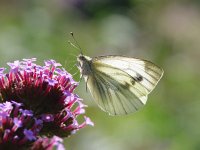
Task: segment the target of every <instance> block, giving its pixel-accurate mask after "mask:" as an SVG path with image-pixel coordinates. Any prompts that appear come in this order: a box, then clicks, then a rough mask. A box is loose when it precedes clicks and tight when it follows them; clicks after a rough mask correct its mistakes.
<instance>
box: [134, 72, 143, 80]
mask: <svg viewBox="0 0 200 150" xmlns="http://www.w3.org/2000/svg"><path fill="white" fill-rule="evenodd" d="M133 78H134V80H135V81H136V82H141V81H142V80H143V77H142V76H141V75H139V74H137V76H136V77H133Z"/></svg>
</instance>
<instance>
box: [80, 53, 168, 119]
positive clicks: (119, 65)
mask: <svg viewBox="0 0 200 150" xmlns="http://www.w3.org/2000/svg"><path fill="white" fill-rule="evenodd" d="M77 61H78V68H79V69H80V72H81V75H82V76H83V77H84V79H85V82H86V85H87V87H88V88H89V90H90V92H91V94H92V96H93V98H94V100H95V101H96V103H97V104H98V106H99V107H100V108H101V109H102V110H103V111H105V112H108V113H109V114H110V115H124V114H129V113H132V112H135V111H137V110H139V109H140V108H141V107H142V106H143V105H145V104H146V102H147V97H148V94H149V93H150V92H151V91H152V90H153V89H154V88H155V86H156V84H157V83H158V81H159V80H160V79H161V77H162V75H163V72H164V71H163V70H162V69H161V68H159V67H158V66H156V65H155V64H153V63H152V62H150V61H146V60H141V59H137V58H130V57H124V56H99V57H94V58H90V57H88V56H85V55H82V54H80V55H79V56H78V57H77Z"/></svg>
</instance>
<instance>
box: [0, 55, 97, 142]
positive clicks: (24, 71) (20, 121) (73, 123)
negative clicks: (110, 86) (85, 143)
mask: <svg viewBox="0 0 200 150" xmlns="http://www.w3.org/2000/svg"><path fill="white" fill-rule="evenodd" d="M34 61H36V59H35V58H32V59H23V60H22V61H14V62H13V63H8V65H9V66H10V70H9V71H8V72H7V73H5V68H0V101H1V102H3V103H2V104H1V105H0V114H1V119H2V120H1V122H0V125H1V126H2V127H3V129H4V130H1V135H2V137H1V138H2V139H0V142H1V141H5V139H9V137H10V135H11V133H12V135H15V134H13V133H15V132H16V131H19V129H20V131H21V130H22V129H23V131H21V132H20V133H21V134H20V136H19V135H18V134H16V135H17V136H16V137H13V139H15V141H18V139H20V140H22V139H21V138H22V137H23V140H22V141H21V142H20V144H22V143H23V142H25V141H37V140H38V138H39V137H40V136H47V137H52V136H54V135H56V136H60V137H67V136H69V135H70V134H72V133H75V132H76V131H77V130H79V129H81V128H83V127H85V126H86V125H93V123H92V122H91V121H90V119H89V118H88V117H84V118H85V121H84V122H83V123H78V121H77V117H78V116H80V115H82V114H84V113H85V107H86V105H84V104H83V103H82V100H81V98H79V97H78V95H76V94H75V93H74V89H75V88H76V87H77V85H78V83H77V82H76V81H74V80H73V78H72V76H71V74H69V73H68V72H67V71H66V70H65V69H63V68H61V64H60V63H57V62H56V61H55V60H48V61H45V62H44V66H40V65H37V64H35V63H34ZM10 114H12V115H10ZM19 114H20V115H19ZM5 116H6V118H5ZM28 120H31V121H32V122H33V123H32V124H31V125H32V126H31V128H30V126H28V127H27V126H26V123H28ZM7 121H8V122H7ZM4 122H6V124H9V126H8V127H9V128H8V129H7V128H4V125H5V124H4ZM29 123H30V122H29ZM27 125H28V124H27ZM6 127H7V126H6ZM39 127H40V128H39ZM11 128H12V129H11ZM4 135H5V136H4ZM7 135H9V136H7ZM22 135H23V136H22ZM38 135H39V136H38ZM16 139H17V140H16ZM0 144H1V143H0Z"/></svg>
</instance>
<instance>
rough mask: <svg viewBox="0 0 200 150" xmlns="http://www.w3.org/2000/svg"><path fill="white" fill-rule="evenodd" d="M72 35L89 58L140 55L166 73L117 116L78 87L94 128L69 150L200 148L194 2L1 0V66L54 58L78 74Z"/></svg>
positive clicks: (199, 51)
mask: <svg viewBox="0 0 200 150" xmlns="http://www.w3.org/2000/svg"><path fill="white" fill-rule="evenodd" d="M71 31H73V32H74V33H75V36H76V39H77V40H78V42H79V44H80V45H81V47H82V49H83V50H84V54H86V55H89V56H98V55H108V54H115V55H126V56H133V57H139V58H143V59H147V60H151V61H152V62H154V63H155V64H158V65H159V66H160V67H162V68H163V69H164V71H165V74H164V76H163V78H162V80H161V81H160V83H159V84H158V86H157V88H156V89H155V90H154V91H153V92H152V93H151V94H150V96H149V101H148V103H147V105H146V106H145V107H144V108H143V109H142V110H141V111H139V112H137V113H135V114H130V115H128V116H121V117H111V116H108V115H107V114H106V113H104V112H102V111H101V110H100V109H99V108H98V107H97V106H96V104H95V103H94V102H93V101H92V98H91V96H90V94H89V93H86V92H85V83H84V82H81V83H80V85H79V86H78V88H77V90H76V92H77V93H78V94H79V96H80V97H82V98H83V99H84V102H85V103H86V104H87V105H88V108H87V109H86V111H87V112H86V114H87V116H89V117H91V119H92V120H93V122H94V123H95V126H94V127H87V128H84V129H82V130H80V131H79V132H77V134H75V135H72V136H71V137H70V138H67V139H65V145H66V148H67V149H69V150H94V149H95V150H122V149H123V150H199V149H200V129H199V127H200V92H199V90H200V88H199V87H200V78H199V77H200V67H199V65H200V61H199V59H200V2H199V0H28V1H27V0H20V1H19V0H13V1H12V0H10V1H6V0H1V1H0V64H1V66H6V62H8V61H13V60H16V59H22V58H31V57H37V59H38V61H39V63H40V64H42V61H43V60H44V59H50V58H52V59H55V60H57V61H59V62H61V63H62V64H63V66H64V67H65V68H66V69H67V70H68V71H70V73H71V74H76V72H77V71H78V70H77V68H76V67H73V66H74V64H75V62H76V56H77V55H78V53H79V52H78V51H77V50H76V49H74V48H73V47H71V46H70V45H69V44H68V43H67V41H68V40H72V38H71V37H70V35H69V32H71ZM74 77H75V79H76V80H78V79H79V74H76V75H75V76H74Z"/></svg>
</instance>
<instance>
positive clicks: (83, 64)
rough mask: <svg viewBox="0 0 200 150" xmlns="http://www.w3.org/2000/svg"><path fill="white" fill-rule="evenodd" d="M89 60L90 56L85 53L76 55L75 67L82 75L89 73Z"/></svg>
mask: <svg viewBox="0 0 200 150" xmlns="http://www.w3.org/2000/svg"><path fill="white" fill-rule="evenodd" d="M91 60H92V58H90V57H88V56H85V55H82V54H80V55H78V57H77V62H78V64H77V67H78V69H79V70H80V72H81V74H82V75H89V74H90V73H91Z"/></svg>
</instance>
